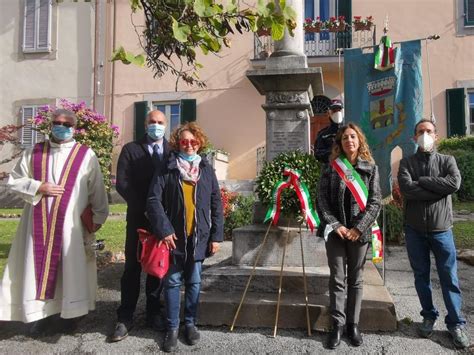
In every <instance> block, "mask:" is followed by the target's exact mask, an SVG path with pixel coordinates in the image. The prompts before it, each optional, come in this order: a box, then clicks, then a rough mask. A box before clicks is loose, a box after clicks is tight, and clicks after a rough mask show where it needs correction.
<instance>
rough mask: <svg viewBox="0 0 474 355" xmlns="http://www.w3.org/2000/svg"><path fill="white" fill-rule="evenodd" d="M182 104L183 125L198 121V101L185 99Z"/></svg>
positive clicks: (181, 119)
mask: <svg viewBox="0 0 474 355" xmlns="http://www.w3.org/2000/svg"><path fill="white" fill-rule="evenodd" d="M180 104H181V118H180V121H181V123H184V122H192V121H196V100H195V99H183V100H181V102H180Z"/></svg>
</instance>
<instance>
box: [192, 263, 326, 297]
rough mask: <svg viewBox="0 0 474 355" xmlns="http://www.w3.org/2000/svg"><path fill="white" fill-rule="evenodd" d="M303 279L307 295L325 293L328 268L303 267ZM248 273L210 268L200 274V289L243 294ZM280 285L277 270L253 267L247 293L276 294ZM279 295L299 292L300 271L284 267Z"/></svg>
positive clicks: (232, 268)
mask: <svg viewBox="0 0 474 355" xmlns="http://www.w3.org/2000/svg"><path fill="white" fill-rule="evenodd" d="M305 271H306V280H307V287H308V292H309V293H313V294H323V293H325V292H327V287H328V282H329V268H328V267H327V266H324V267H307V268H306V269H305ZM251 273H252V267H251V266H242V267H238V266H224V267H210V268H208V269H206V270H205V271H203V276H202V282H201V290H203V291H219V292H243V291H244V289H245V286H246V285H247V280H248V279H249V276H250V274H251ZM279 282H280V268H279V267H257V268H255V274H254V276H253V277H252V281H251V283H250V287H249V290H250V291H251V292H257V293H262V292H277V291H278V287H279ZM282 290H283V292H293V293H303V292H304V281H303V268H302V267H285V268H284V270H283V284H282Z"/></svg>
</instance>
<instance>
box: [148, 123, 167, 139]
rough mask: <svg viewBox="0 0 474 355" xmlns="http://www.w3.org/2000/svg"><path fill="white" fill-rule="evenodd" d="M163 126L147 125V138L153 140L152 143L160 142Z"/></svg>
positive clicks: (163, 133) (163, 132) (157, 124)
mask: <svg viewBox="0 0 474 355" xmlns="http://www.w3.org/2000/svg"><path fill="white" fill-rule="evenodd" d="M165 128H166V126H165V125H162V124H159V123H152V124H149V125H148V127H147V128H146V133H147V134H148V136H149V137H150V138H151V139H153V140H154V141H157V140H160V139H162V138H163V136H164V135H165Z"/></svg>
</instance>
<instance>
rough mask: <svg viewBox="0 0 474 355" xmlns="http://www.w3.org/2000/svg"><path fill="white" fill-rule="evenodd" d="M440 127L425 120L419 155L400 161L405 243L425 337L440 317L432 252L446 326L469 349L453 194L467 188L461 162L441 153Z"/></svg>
mask: <svg viewBox="0 0 474 355" xmlns="http://www.w3.org/2000/svg"><path fill="white" fill-rule="evenodd" d="M436 139H437V135H436V126H435V124H434V123H433V122H431V121H430V120H425V119H423V120H421V121H420V122H418V123H417V124H416V126H415V140H416V142H417V144H418V146H419V147H418V151H417V152H416V153H415V154H413V155H411V156H409V157H406V158H403V159H402V160H401V162H400V168H399V171H398V183H399V185H400V191H401V193H402V195H403V198H404V205H405V206H404V207H405V208H404V225H405V240H406V248H407V252H408V258H409V260H410V265H411V267H412V269H413V272H414V274H415V288H416V292H417V294H418V298H419V300H420V303H421V308H422V311H421V312H420V314H421V315H422V316H423V323H422V324H421V326H420V328H419V332H420V335H421V336H422V337H424V338H428V337H429V336H431V334H432V333H433V327H434V324H435V322H436V319H437V318H438V315H439V313H438V310H437V309H436V307H435V306H434V305H433V297H432V293H431V280H430V251H432V252H433V254H434V257H435V260H436V268H437V271H438V275H439V279H440V284H441V289H442V292H443V299H444V303H445V306H446V309H447V312H448V314H447V316H446V318H445V323H446V326H447V328H448V330H449V333H450V334H451V336H452V338H453V342H454V345H455V346H456V347H457V348H467V347H468V346H469V338H468V336H467V333H466V331H465V329H464V325H465V324H466V320H465V319H464V318H463V316H462V315H461V305H462V296H461V290H460V288H459V281H458V277H457V263H456V247H455V245H454V239H453V232H452V226H453V211H452V202H451V194H453V193H454V192H456V191H457V190H458V189H459V186H460V185H461V175H460V173H459V170H458V167H457V165H456V160H455V159H454V157H452V156H450V155H443V154H439V153H438V152H436V149H435V141H436Z"/></svg>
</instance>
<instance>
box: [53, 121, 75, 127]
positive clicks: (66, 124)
mask: <svg viewBox="0 0 474 355" xmlns="http://www.w3.org/2000/svg"><path fill="white" fill-rule="evenodd" d="M53 126H64V127H66V128H71V127H72V126H74V125H73V124H72V123H69V122H59V121H53Z"/></svg>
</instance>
